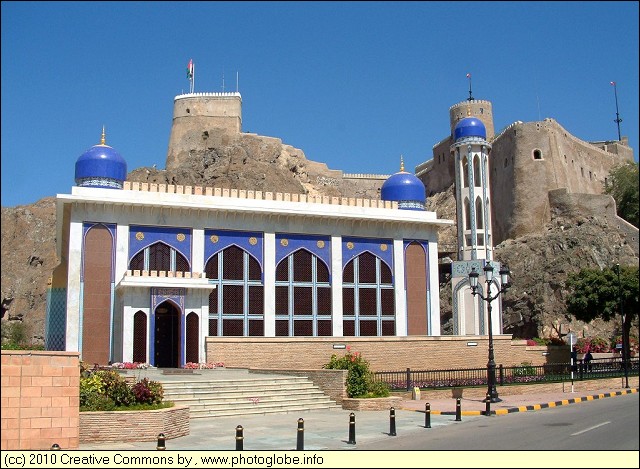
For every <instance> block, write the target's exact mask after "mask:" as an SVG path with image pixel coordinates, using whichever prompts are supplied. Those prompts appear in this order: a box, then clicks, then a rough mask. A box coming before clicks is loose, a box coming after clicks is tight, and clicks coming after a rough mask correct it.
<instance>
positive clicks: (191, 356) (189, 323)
mask: <svg viewBox="0 0 640 469" xmlns="http://www.w3.org/2000/svg"><path fill="white" fill-rule="evenodd" d="M185 336H186V337H185V345H186V350H185V352H186V353H185V362H186V363H189V362H191V363H199V362H200V358H199V357H200V340H199V337H200V321H199V319H198V315H197V314H196V313H194V312H193V311H192V312H190V313H189V314H187V319H186V327H185Z"/></svg>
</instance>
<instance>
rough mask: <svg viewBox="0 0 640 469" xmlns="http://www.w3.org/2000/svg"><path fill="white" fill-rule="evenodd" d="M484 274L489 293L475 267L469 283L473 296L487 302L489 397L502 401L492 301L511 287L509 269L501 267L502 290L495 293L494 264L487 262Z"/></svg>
mask: <svg viewBox="0 0 640 469" xmlns="http://www.w3.org/2000/svg"><path fill="white" fill-rule="evenodd" d="M483 270H484V275H485V279H486V281H487V294H486V296H485V295H484V294H483V293H482V287H481V286H478V277H479V276H480V274H479V273H478V272H476V269H475V267H473V268H472V269H471V272H469V284H470V285H471V294H472V295H473V296H476V295H478V296H479V297H480V298H481V299H482V300H484V301H486V302H487V312H488V317H489V361H488V362H487V399H489V401H490V402H500V401H501V399H500V398H499V397H498V391H497V389H496V362H495V361H494V356H493V327H492V321H491V302H492V301H493V300H495V299H496V298H498V297H499V296H500V295H501V294H502V293H504V292H506V291H507V288H509V269H507V267H506V266H502V268H501V269H500V280H501V285H500V290H498V291H497V292H496V294H495V295H493V296H492V295H491V283H492V281H493V266H492V265H491V264H490V263H489V262H487V264H486V265H485V266H484V269H483Z"/></svg>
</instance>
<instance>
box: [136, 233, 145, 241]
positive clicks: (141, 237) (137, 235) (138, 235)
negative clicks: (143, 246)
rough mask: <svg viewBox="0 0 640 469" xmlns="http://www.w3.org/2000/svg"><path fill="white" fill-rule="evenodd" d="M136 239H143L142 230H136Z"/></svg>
mask: <svg viewBox="0 0 640 469" xmlns="http://www.w3.org/2000/svg"><path fill="white" fill-rule="evenodd" d="M136 239H137V240H138V241H142V240H143V239H144V233H143V232H141V231H138V232H137V233H136Z"/></svg>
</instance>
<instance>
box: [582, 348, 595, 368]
mask: <svg viewBox="0 0 640 469" xmlns="http://www.w3.org/2000/svg"><path fill="white" fill-rule="evenodd" d="M591 360H593V355H591V350H587V353H586V354H585V356H584V364H585V365H586V367H587V370H589V371H591Z"/></svg>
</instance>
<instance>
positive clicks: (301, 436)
mask: <svg viewBox="0 0 640 469" xmlns="http://www.w3.org/2000/svg"><path fill="white" fill-rule="evenodd" d="M296 449H297V450H303V449H304V419H298V443H297V445H296Z"/></svg>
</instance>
